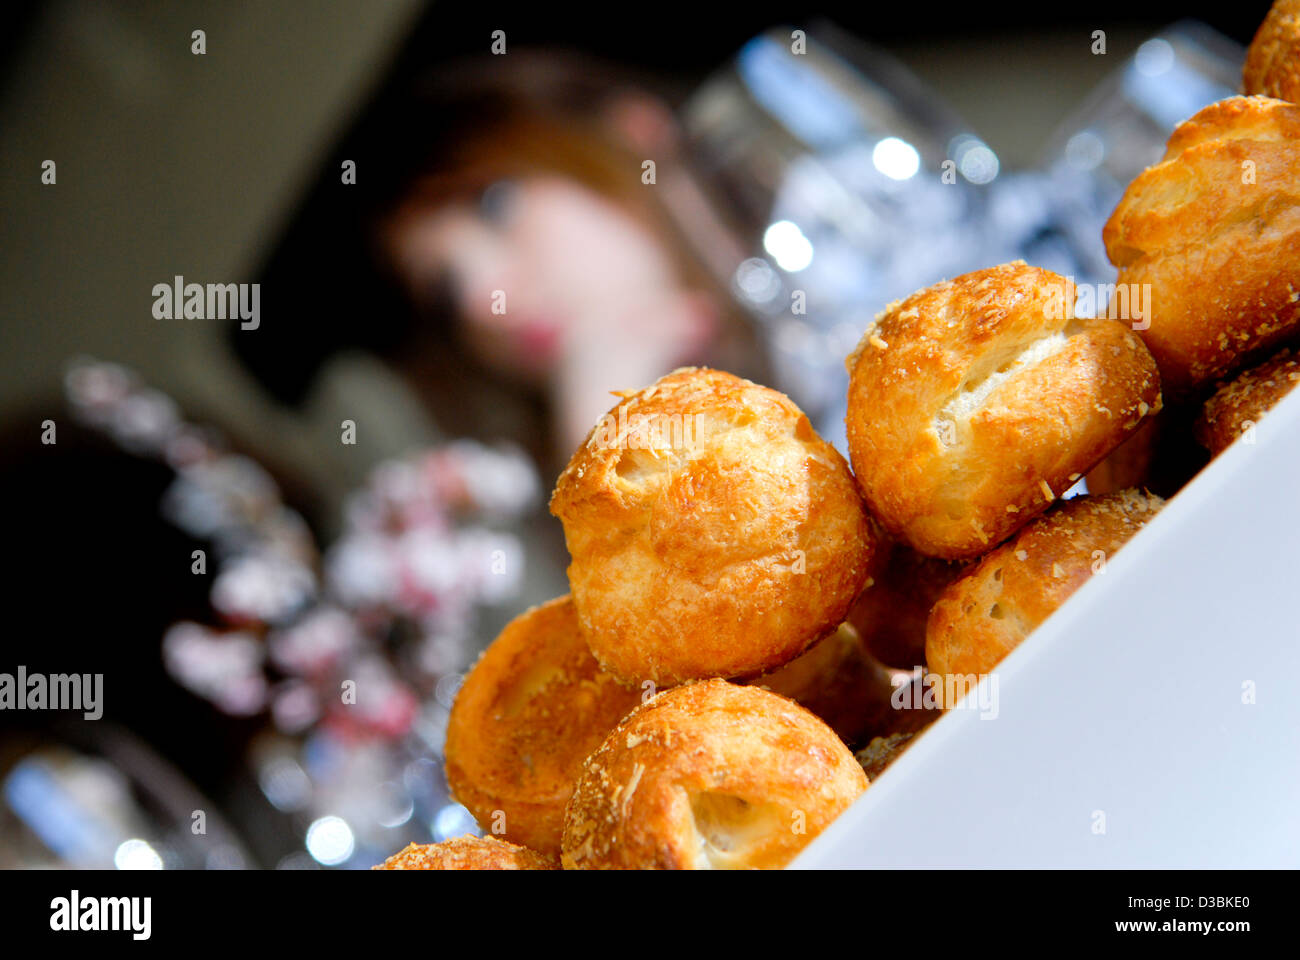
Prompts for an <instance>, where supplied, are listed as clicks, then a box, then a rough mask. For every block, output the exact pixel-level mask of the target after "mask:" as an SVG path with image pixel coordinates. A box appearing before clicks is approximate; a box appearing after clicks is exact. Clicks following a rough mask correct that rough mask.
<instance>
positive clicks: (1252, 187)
mask: <svg viewBox="0 0 1300 960" xmlns="http://www.w3.org/2000/svg"><path fill="white" fill-rule="evenodd" d="M1103 238H1104V240H1105V242H1106V252H1107V254H1108V255H1109V257H1110V260H1111V263H1113V264H1115V265H1116V266H1117V267H1119V271H1120V272H1119V280H1118V282H1119V283H1120V284H1139V285H1141V284H1150V285H1151V288H1150V303H1151V317H1150V321H1149V322H1150V327H1149V328H1148V329H1146V330H1143V331H1141V334H1142V338H1143V340H1144V341H1145V342H1146V344H1147V346H1148V348H1150V350H1151V353H1152V354H1153V355H1154V356H1155V358H1156V362H1157V364H1158V365H1159V367H1160V375H1161V377H1162V378H1163V381H1164V384H1165V388H1166V390H1167V391H1169V393H1170V395H1171V396H1181V395H1186V394H1188V393H1189V392H1191V391H1192V390H1193V389H1194V388H1195V387H1196V386H1197V385H1199V384H1202V383H1205V382H1208V381H1210V380H1213V379H1214V378H1216V377H1219V376H1222V375H1223V374H1225V373H1227V372H1228V371H1230V370H1232V369H1234V368H1235V367H1237V366H1239V365H1240V364H1241V363H1242V362H1246V361H1247V360H1248V359H1249V358H1250V357H1251V356H1252V355H1253V354H1255V353H1256V352H1257V351H1260V350H1265V349H1267V348H1269V347H1270V346H1273V345H1275V344H1276V343H1278V342H1279V341H1280V340H1282V339H1284V338H1285V337H1287V336H1288V335H1289V334H1290V333H1292V332H1293V331H1295V330H1296V329H1297V327H1300V107H1296V106H1293V105H1292V104H1289V103H1284V102H1282V101H1280V100H1273V99H1269V98H1267V97H1232V98H1229V99H1227V100H1222V101H1219V102H1218V103H1213V104H1211V105H1210V106H1208V107H1206V108H1205V109H1203V110H1201V111H1200V112H1199V113H1197V114H1196V115H1195V116H1194V117H1192V118H1191V119H1190V120H1188V121H1186V122H1185V123H1183V124H1182V125H1180V126H1179V127H1178V129H1177V130H1175V131H1174V133H1173V135H1172V136H1171V137H1170V138H1169V145H1168V149H1167V150H1166V151H1165V156H1164V159H1163V160H1162V161H1161V162H1160V163H1158V164H1156V165H1155V166H1153V167H1149V168H1148V169H1147V170H1146V171H1144V172H1143V173H1142V174H1141V175H1140V176H1138V178H1137V179H1136V180H1134V181H1133V182H1132V183H1131V184H1130V185H1129V188H1128V190H1127V191H1126V192H1125V194H1124V197H1123V199H1122V200H1121V201H1120V203H1119V206H1117V207H1116V208H1115V212H1114V213H1113V214H1111V218H1110V220H1109V221H1108V222H1107V224H1106V228H1105V230H1104V232H1103Z"/></svg>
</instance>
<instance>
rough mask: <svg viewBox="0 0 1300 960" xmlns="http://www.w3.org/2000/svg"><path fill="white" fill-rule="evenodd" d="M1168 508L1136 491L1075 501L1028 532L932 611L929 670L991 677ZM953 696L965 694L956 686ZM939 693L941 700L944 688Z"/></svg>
mask: <svg viewBox="0 0 1300 960" xmlns="http://www.w3.org/2000/svg"><path fill="white" fill-rule="evenodd" d="M1163 504H1164V501H1163V500H1161V499H1160V498H1159V497H1154V496H1151V495H1150V494H1144V493H1139V492H1138V491H1136V490H1125V491H1122V492H1120V493H1112V494H1106V495H1105V496H1100V497H1076V498H1074V499H1072V500H1067V501H1066V502H1065V503H1063V504H1061V505H1060V506H1059V507H1057V508H1056V509H1055V510H1052V511H1051V512H1050V513H1048V514H1047V515H1046V516H1044V517H1042V518H1040V519H1038V520H1036V521H1034V522H1033V523H1031V524H1030V525H1029V526H1027V527H1025V529H1023V530H1021V531H1020V533H1018V534H1017V535H1016V536H1015V538H1013V539H1012V540H1010V541H1008V542H1007V543H1005V544H1003V545H1002V546H1000V547H998V549H996V550H994V551H993V552H992V553H990V554H989V555H988V556H986V557H985V558H984V559H983V560H981V561H980V562H979V564H978V565H977V566H976V567H975V568H974V569H973V570H971V571H970V572H969V573H967V574H966V575H965V576H963V577H962V578H961V579H959V580H957V581H955V582H954V583H953V584H952V585H951V586H949V587H948V589H946V590H945V591H944V592H943V595H942V596H941V597H940V598H939V601H938V602H937V603H936V604H935V605H934V609H933V610H932V611H931V612H930V622H929V624H928V626H927V630H926V641H925V652H926V662H927V664H928V665H929V668H930V670H931V671H932V672H933V673H936V674H939V675H941V676H943V677H944V678H945V680H946V678H948V677H953V676H970V675H976V676H979V675H983V674H987V673H988V672H990V671H991V670H992V669H993V668H994V667H995V666H997V664H998V663H999V662H1000V661H1001V660H1002V658H1003V657H1005V656H1006V655H1007V654H1008V653H1010V652H1011V651H1012V650H1013V649H1015V648H1016V647H1017V646H1019V645H1020V643H1021V641H1023V640H1024V639H1025V637H1027V636H1029V634H1030V633H1032V632H1033V631H1034V630H1035V629H1037V628H1038V626H1039V624H1041V623H1042V622H1043V621H1044V620H1046V619H1047V618H1048V617H1049V616H1050V615H1051V614H1052V613H1053V612H1054V611H1055V610H1056V609H1057V607H1059V606H1060V605H1061V604H1062V603H1064V602H1065V601H1066V600H1067V599H1068V598H1069V596H1070V595H1071V594H1072V593H1074V591H1075V590H1077V589H1078V588H1079V587H1080V586H1082V585H1083V583H1084V582H1085V581H1086V580H1087V579H1088V578H1089V577H1091V576H1092V575H1093V573H1094V572H1096V571H1098V570H1101V569H1104V564H1105V563H1106V562H1107V561H1108V560H1109V559H1110V558H1111V557H1113V556H1114V555H1115V553H1116V552H1117V551H1118V550H1119V549H1120V547H1122V546H1123V545H1124V544H1125V543H1126V542H1127V541H1128V539H1129V537H1131V536H1133V534H1135V533H1136V532H1137V531H1138V530H1139V529H1141V527H1142V526H1143V524H1145V523H1146V522H1147V521H1148V520H1150V519H1151V518H1152V517H1153V516H1155V514H1156V512H1157V511H1158V510H1159V509H1160V507H1161V506H1163ZM942 686H943V688H945V689H946V688H948V687H949V683H947V682H945V683H944V684H943V685H942ZM953 689H955V690H957V691H960V690H961V689H962V688H961V686H960V685H955V684H954V685H953ZM935 692H936V694H937V695H939V696H940V697H941V698H942V696H943V690H942V689H940V685H938V684H936V685H935ZM943 705H944V706H947V707H951V706H952V704H951V703H946V704H943Z"/></svg>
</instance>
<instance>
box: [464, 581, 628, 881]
mask: <svg viewBox="0 0 1300 960" xmlns="http://www.w3.org/2000/svg"><path fill="white" fill-rule="evenodd" d="M640 702H641V696H640V691H639V690H635V689H629V688H627V687H625V686H623V685H622V684H620V683H619V682H618V681H617V680H615V679H614V678H613V677H612V676H610V675H609V674H607V673H605V672H604V671H602V670H601V669H600V666H599V665H598V664H597V663H596V661H595V659H594V658H593V657H592V656H591V653H590V651H588V649H587V645H586V644H585V643H584V642H583V639H582V635H581V634H580V633H579V632H578V621H577V616H576V614H575V613H574V609H573V602H572V601H571V599H570V598H569V597H568V596H564V597H560V598H559V599H556V600H552V601H550V602H549V603H545V604H542V605H541V606H539V607H534V608H532V609H531V610H529V611H527V612H526V613H524V614H522V615H520V616H518V617H516V618H515V619H514V620H512V621H511V622H510V623H509V624H508V625H507V626H506V628H505V630H503V631H502V632H501V635H500V636H499V637H497V639H496V640H494V641H493V642H492V645H491V646H489V647H488V648H487V650H485V651H484V653H483V655H482V656H481V657H480V658H479V661H478V663H476V664H475V665H474V669H473V670H471V671H470V673H469V676H468V677H466V679H465V683H464V685H463V686H462V687H461V688H460V691H459V692H458V693H457V695H456V702H455V704H454V705H453V706H452V710H451V718H450V720H449V721H448V724H447V743H446V748H445V753H446V758H447V783H448V785H449V786H450V787H451V791H452V794H453V796H454V797H455V798H456V799H457V800H458V801H459V802H460V803H462V804H464V806H465V807H466V808H467V809H468V810H469V811H470V813H472V814H473V815H474V817H475V819H476V820H478V822H479V825H480V826H482V827H483V828H484V829H488V830H493V831H494V832H498V833H500V834H501V835H502V836H504V837H505V838H506V839H509V840H514V841H516V842H518V843H522V844H524V845H525V846H527V847H531V848H532V849H534V850H537V851H540V852H541V853H545V854H554V855H556V856H558V855H559V851H560V835H561V833H562V832H563V825H564V806H565V804H566V803H568V800H569V795H570V794H571V793H572V792H573V784H574V782H575V781H576V780H577V779H578V774H579V773H580V772H581V770H582V762H583V761H584V760H585V759H586V758H587V755H588V754H590V753H591V751H593V750H595V749H596V747H598V746H600V744H601V742H602V741H603V740H604V739H605V737H606V735H607V734H608V733H609V731H610V730H612V729H614V726H615V725H616V724H617V723H618V721H619V720H620V719H622V718H623V716H624V715H625V714H627V713H628V711H630V710H631V709H632V708H633V707H635V706H637V704H639V703H640Z"/></svg>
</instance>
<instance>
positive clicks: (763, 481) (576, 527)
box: [551, 368, 878, 686]
mask: <svg viewBox="0 0 1300 960" xmlns="http://www.w3.org/2000/svg"><path fill="white" fill-rule="evenodd" d="M692 428H693V429H692ZM665 441H666V442H665ZM647 447H649V449H647ZM551 512H552V513H554V514H555V515H556V516H557V517H559V518H560V521H561V522H562V523H563V525H564V535H565V540H566V542H567V543H568V547H569V553H570V555H571V556H572V562H571V564H570V566H569V583H570V587H571V589H572V591H573V599H574V603H575V605H576V606H577V609H578V618H579V622H580V624H581V627H582V632H583V635H584V636H585V637H586V639H587V643H588V645H589V646H590V647H591V651H592V653H593V654H594V655H595V657H596V659H597V660H599V661H600V663H601V665H602V666H603V667H604V668H605V669H606V670H609V671H610V672H611V673H614V674H615V675H617V676H619V677H621V678H622V679H623V680H625V681H627V682H629V683H633V684H640V683H641V682H643V681H645V680H647V679H649V680H653V681H655V682H656V683H657V684H659V685H660V686H667V685H671V684H673V683H677V682H679V681H682V680H689V679H694V678H700V677H741V676H755V675H757V674H760V673H762V672H764V671H767V670H771V669H773V668H775V667H778V666H780V665H782V664H784V663H787V662H789V661H790V660H792V659H794V658H795V657H796V656H798V655H799V654H800V653H802V652H803V651H804V650H806V649H807V648H808V647H809V646H810V645H812V644H813V643H815V642H816V641H817V640H819V639H821V638H822V637H823V636H826V635H827V634H828V633H830V632H831V631H832V630H834V629H835V628H836V627H837V626H838V625H839V624H840V623H841V622H842V621H843V620H844V615H845V614H846V613H847V612H848V608H849V605H850V604H851V603H852V602H853V598H854V597H856V596H857V594H858V592H859V591H860V590H861V589H862V584H863V583H864V582H865V580H866V578H867V576H868V575H869V573H870V570H871V567H872V563H873V557H874V555H875V553H876V549H877V547H876V541H877V538H878V535H877V534H876V532H875V531H874V529H873V527H872V525H871V521H870V520H869V518H868V516H867V513H866V510H865V508H864V506H863V504H862V501H861V498H860V497H859V496H858V493H857V490H856V488H855V487H854V484H853V478H852V476H851V475H850V473H849V469H848V465H847V464H846V463H845V462H844V458H843V457H841V456H840V455H839V453H837V452H836V451H835V449H834V448H833V447H832V446H831V445H830V444H828V443H826V442H825V441H824V440H822V439H821V438H820V437H819V436H817V434H816V432H815V431H814V430H813V429H812V426H811V425H810V424H809V422H808V418H807V417H805V416H804V414H803V413H802V412H801V411H800V410H799V408H798V407H796V406H795V405H794V404H793V403H792V402H791V401H790V400H789V399H788V398H787V397H785V396H784V395H782V394H780V393H778V392H776V391H775V390H769V389H768V388H766V387H761V386H758V385H757V384H754V383H750V382H749V381H748V380H742V379H740V378H739V377H735V376H732V375H731V374H729V373H722V372H720V371H717V370H707V369H701V368H687V369H682V370H677V371H674V372H673V373H671V374H669V375H668V376H666V377H663V378H662V379H660V380H659V381H657V382H656V383H655V384H654V385H653V386H651V387H648V388H646V389H644V390H641V391H638V392H636V393H631V394H628V395H626V396H625V398H624V400H623V401H622V402H621V403H619V404H618V405H617V406H615V407H614V408H613V409H612V410H611V411H610V413H609V414H608V415H607V418H605V419H604V420H602V422H601V423H598V424H597V425H596V427H595V428H594V429H593V430H592V432H591V434H590V435H589V436H588V438H587V440H586V441H585V442H584V443H583V445H582V446H581V447H580V448H579V449H578V451H577V453H575V454H574V456H573V459H572V461H570V463H569V465H568V467H567V468H566V469H565V470H564V472H563V473H562V474H561V475H560V479H559V481H558V483H557V484H556V487H555V493H554V495H553V496H552V498H551Z"/></svg>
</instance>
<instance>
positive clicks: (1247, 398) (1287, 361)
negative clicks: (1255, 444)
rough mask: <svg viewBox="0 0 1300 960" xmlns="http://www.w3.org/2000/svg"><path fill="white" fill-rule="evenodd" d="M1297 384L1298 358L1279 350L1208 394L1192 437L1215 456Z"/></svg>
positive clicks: (1299, 364) (1299, 375)
mask: <svg viewBox="0 0 1300 960" xmlns="http://www.w3.org/2000/svg"><path fill="white" fill-rule="evenodd" d="M1297 383H1300V358H1297V357H1296V356H1295V355H1294V354H1293V353H1292V352H1291V351H1290V350H1283V351H1282V352H1281V353H1279V354H1278V355H1277V356H1275V357H1274V358H1273V359H1272V360H1269V361H1268V362H1266V363H1263V364H1260V365H1259V366H1258V367H1255V368H1253V369H1251V370H1247V371H1246V372H1245V373H1243V374H1241V376H1239V377H1237V379H1235V380H1233V381H1232V382H1231V383H1227V384H1224V385H1223V386H1222V387H1220V388H1219V391H1218V392H1217V393H1216V394H1215V395H1214V396H1212V397H1211V398H1210V399H1209V401H1207V402H1206V404H1205V409H1204V410H1202V411H1201V415H1200V417H1198V418H1197V421H1196V439H1197V441H1198V442H1200V444H1201V445H1202V446H1203V447H1205V449H1207V450H1209V451H1210V454H1211V455H1212V456H1215V457H1217V456H1218V455H1219V454H1221V453H1222V452H1223V451H1224V450H1226V449H1228V447H1229V446H1230V445H1231V444H1232V442H1233V441H1234V440H1236V439H1237V438H1238V437H1240V436H1242V435H1243V434H1246V433H1248V432H1249V431H1250V430H1251V428H1253V427H1254V426H1255V424H1257V423H1259V421H1260V419H1261V418H1262V417H1263V416H1264V414H1266V413H1268V411H1269V410H1270V409H1272V407H1273V405H1274V404H1275V403H1277V402H1278V401H1279V400H1281V399H1282V398H1283V397H1285V396H1286V395H1287V394H1288V393H1290V392H1291V391H1292V390H1293V389H1294V388H1295V385H1296V384H1297Z"/></svg>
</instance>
